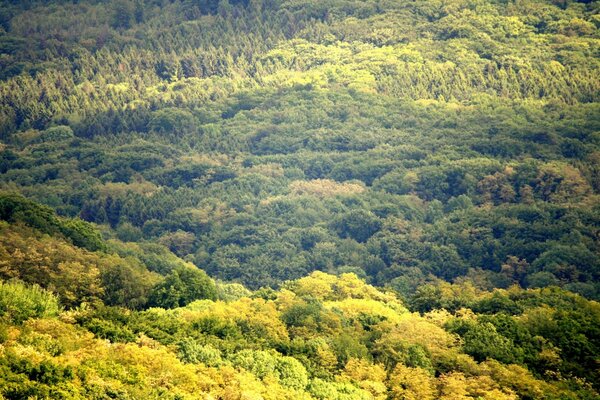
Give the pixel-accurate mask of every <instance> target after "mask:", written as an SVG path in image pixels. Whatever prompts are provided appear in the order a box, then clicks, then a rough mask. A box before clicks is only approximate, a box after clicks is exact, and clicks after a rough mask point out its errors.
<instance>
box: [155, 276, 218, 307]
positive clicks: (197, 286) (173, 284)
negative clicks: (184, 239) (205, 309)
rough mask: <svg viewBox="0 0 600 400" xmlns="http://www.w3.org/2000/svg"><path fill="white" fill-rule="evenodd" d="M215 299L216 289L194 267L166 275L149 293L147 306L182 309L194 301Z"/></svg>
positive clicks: (212, 282)
mask: <svg viewBox="0 0 600 400" xmlns="http://www.w3.org/2000/svg"><path fill="white" fill-rule="evenodd" d="M216 298H217V289H216V286H215V283H214V281H213V280H212V279H210V278H209V277H208V275H206V273H205V272H204V271H202V270H200V269H197V268H195V267H190V266H186V267H181V268H177V269H175V270H173V271H172V272H171V273H170V274H169V275H167V276H166V277H165V279H164V281H163V282H161V283H159V284H158V285H157V286H155V287H154V288H153V289H152V291H151V292H150V296H149V299H148V305H149V306H152V307H164V308H174V307H183V306H185V305H186V304H188V303H191V302H193V301H194V300H199V299H211V300H215V299H216Z"/></svg>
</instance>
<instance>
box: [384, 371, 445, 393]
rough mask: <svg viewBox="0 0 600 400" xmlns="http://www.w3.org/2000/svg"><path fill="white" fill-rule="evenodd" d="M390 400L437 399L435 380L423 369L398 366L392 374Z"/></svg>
mask: <svg viewBox="0 0 600 400" xmlns="http://www.w3.org/2000/svg"><path fill="white" fill-rule="evenodd" d="M388 384H389V386H390V399H392V400H433V399H435V398H436V387H435V379H434V378H433V377H432V376H431V375H430V373H429V372H427V371H425V370H424V369H422V368H411V367H407V366H406V365H403V364H398V365H397V366H396V368H394V371H393V372H392V373H391V374H390V378H389V383H388Z"/></svg>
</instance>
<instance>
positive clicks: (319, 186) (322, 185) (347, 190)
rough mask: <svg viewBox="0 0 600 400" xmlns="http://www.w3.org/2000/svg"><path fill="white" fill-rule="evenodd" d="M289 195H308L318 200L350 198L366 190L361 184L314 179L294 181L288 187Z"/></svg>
mask: <svg viewBox="0 0 600 400" xmlns="http://www.w3.org/2000/svg"><path fill="white" fill-rule="evenodd" d="M289 189H290V194H292V195H294V196H302V195H310V196H316V197H319V198H327V197H335V196H352V195H355V194H359V193H363V192H364V191H365V190H366V188H365V186H364V184H363V183H362V182H361V183H351V182H341V183H340V182H336V181H334V180H331V179H314V180H312V181H294V182H292V183H290V185H289Z"/></svg>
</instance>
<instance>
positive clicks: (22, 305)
mask: <svg viewBox="0 0 600 400" xmlns="http://www.w3.org/2000/svg"><path fill="white" fill-rule="evenodd" d="M58 312H59V306H58V300H57V299H56V296H54V295H53V294H52V293H50V292H49V291H47V290H44V289H42V288H40V287H39V286H27V285H25V284H23V283H21V282H0V316H2V318H3V319H4V320H5V321H10V322H12V323H14V324H21V323H23V322H24V321H26V320H27V319H29V318H47V317H55V316H57V315H58Z"/></svg>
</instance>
